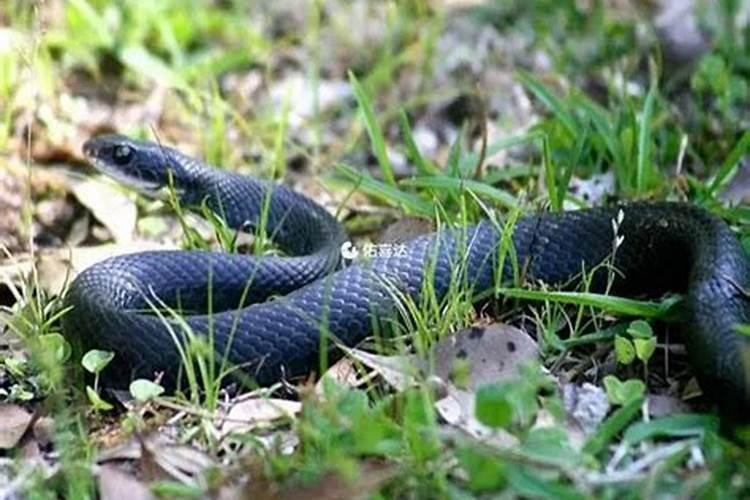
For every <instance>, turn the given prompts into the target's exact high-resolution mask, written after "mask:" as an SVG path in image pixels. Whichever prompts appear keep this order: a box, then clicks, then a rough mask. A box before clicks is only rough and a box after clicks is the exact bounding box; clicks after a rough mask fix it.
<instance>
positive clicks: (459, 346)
mask: <svg viewBox="0 0 750 500" xmlns="http://www.w3.org/2000/svg"><path fill="white" fill-rule="evenodd" d="M537 355H538V348H537V345H536V342H534V340H532V339H531V337H529V336H528V335H527V334H526V333H524V332H523V331H521V330H519V329H518V328H515V327H512V326H509V325H503V324H499V323H498V324H493V325H489V326H475V327H472V328H468V329H465V330H462V331H460V332H458V333H456V334H455V335H452V336H451V337H448V338H446V339H444V340H442V341H440V342H439V343H438V344H437V345H436V346H435V347H434V349H433V365H432V367H431V368H432V371H433V373H434V374H435V375H436V376H437V377H438V378H439V379H441V380H442V381H443V382H444V385H445V391H446V395H445V397H443V398H441V399H439V400H438V401H436V402H435V409H436V410H437V411H438V414H440V416H441V417H442V419H443V420H444V421H445V422H446V423H448V424H449V425H451V426H454V427H456V428H458V429H460V430H462V431H463V432H465V433H467V434H468V435H470V436H472V437H474V438H476V439H481V440H483V441H485V442H491V443H492V444H493V445H495V446H500V447H503V446H515V445H516V444H518V439H517V438H516V437H515V436H513V435H512V434H510V433H508V432H506V431H504V430H503V429H499V430H493V429H490V428H489V427H486V426H485V425H483V424H482V423H480V422H479V421H478V420H477V419H476V417H475V415H474V407H475V405H474V404H475V400H476V393H475V391H476V389H478V388H479V387H481V386H483V385H486V384H489V383H493V382H498V381H503V380H509V379H513V378H515V377H518V372H517V370H518V367H519V366H520V365H521V364H523V363H525V362H528V361H531V360H534V359H536V358H537ZM460 367H463V368H464V369H463V370H462V369H461V368H460ZM459 373H460V375H459ZM456 379H459V380H456Z"/></svg>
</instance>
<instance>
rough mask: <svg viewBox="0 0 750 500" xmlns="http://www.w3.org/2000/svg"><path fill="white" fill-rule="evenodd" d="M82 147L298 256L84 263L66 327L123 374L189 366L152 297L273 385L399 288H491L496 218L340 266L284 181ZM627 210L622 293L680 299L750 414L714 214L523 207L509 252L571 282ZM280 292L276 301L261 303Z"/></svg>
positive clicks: (736, 292)
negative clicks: (260, 231) (530, 210)
mask: <svg viewBox="0 0 750 500" xmlns="http://www.w3.org/2000/svg"><path fill="white" fill-rule="evenodd" d="M84 152H85V154H86V156H87V157H88V158H89V159H90V161H91V162H92V163H93V164H94V165H95V166H96V167H97V168H99V169H100V170H102V171H104V172H105V173H108V174H109V175H111V176H112V177H115V178H116V179H119V180H121V181H123V182H126V183H128V184H130V185H133V186H135V187H137V188H138V189H140V190H142V191H146V192H155V191H157V190H159V189H161V188H163V187H164V186H165V185H166V184H167V183H168V182H172V185H173V187H174V189H175V190H176V192H177V193H178V195H179V197H180V201H181V202H182V203H185V204H190V205H199V204H200V203H202V202H203V203H206V204H207V205H208V206H209V208H211V209H213V210H214V211H216V212H217V213H219V214H221V215H222V216H223V217H224V218H225V220H226V222H227V224H228V225H229V226H231V227H233V228H244V229H247V228H248V226H249V227H253V226H256V225H257V224H259V223H260V220H261V213H262V212H264V211H265V219H266V220H265V224H266V230H267V233H268V234H269V235H271V236H272V238H273V239H274V241H275V242H276V243H278V245H279V246H280V247H281V248H282V249H283V250H285V251H286V253H287V254H289V255H291V256H290V257H262V258H260V257H254V256H246V255H230V254H225V253H215V252H204V251H158V252H145V253H136V254H130V255H125V256H119V257H114V258H111V259H108V260H106V261H104V262H101V263H98V264H96V265H94V266H92V267H90V268H88V269H86V270H84V271H83V272H82V273H81V274H80V275H79V276H78V277H77V278H76V279H75V281H74V282H73V283H72V285H71V288H70V290H69V293H68V295H67V299H66V300H67V304H69V305H70V306H72V309H71V310H70V311H69V312H68V314H67V315H66V316H65V318H64V323H63V329H64V332H65V333H66V335H68V336H71V337H75V338H77V339H80V340H81V341H82V344H83V346H84V347H86V348H93V347H96V348H99V349H108V350H112V351H115V352H116V353H117V355H116V356H115V359H114V362H113V365H112V366H110V367H108V368H107V372H108V373H109V377H108V380H110V381H114V382H115V383H118V382H119V383H120V384H124V383H127V382H128V381H129V380H131V379H132V378H134V377H137V376H140V377H153V376H154V374H155V373H157V372H164V373H165V375H166V377H167V378H166V379H165V382H166V383H168V384H169V383H173V382H174V377H175V374H176V372H177V370H178V367H179V366H180V357H179V354H178V349H177V348H176V343H175V338H181V332H182V331H183V329H184V326H185V325H184V324H181V323H180V321H179V320H178V319H176V318H175V317H174V316H173V315H171V314H170V313H168V312H165V313H163V315H162V317H160V316H158V315H155V314H153V313H148V311H149V310H151V309H152V308H153V307H154V306H156V307H163V306H164V305H167V306H169V307H172V308H177V309H178V310H180V311H183V312H185V313H186V314H185V316H184V318H185V320H184V321H185V323H186V324H187V326H189V329H190V330H192V331H193V332H196V333H199V334H205V333H209V332H210V333H212V337H213V341H214V348H215V351H216V353H217V356H219V357H220V356H223V355H224V353H228V358H229V361H230V362H231V363H233V364H236V365H241V366H242V367H243V372H244V373H246V374H248V375H250V376H252V377H253V378H254V379H255V380H256V381H257V382H258V383H259V384H262V385H265V384H270V383H273V382H275V381H277V380H279V379H281V378H282V377H284V378H294V377H297V376H300V375H303V374H306V373H309V372H310V371H311V370H316V369H318V368H319V362H320V359H321V348H324V349H325V348H326V346H327V347H328V348H330V347H331V346H333V345H334V339H335V342H340V343H342V344H344V345H348V346H351V345H354V344H356V343H358V342H360V341H362V340H363V339H365V338H366V337H367V336H369V335H371V334H372V333H373V329H374V328H376V326H377V324H378V322H379V321H382V319H383V318H390V317H393V316H394V315H395V311H396V309H397V299H396V297H397V296H401V297H403V296H407V297H410V298H411V299H414V300H415V301H416V303H419V302H418V299H419V297H420V293H421V292H422V290H423V285H424V283H425V280H426V279H427V278H428V277H430V279H431V283H432V289H433V290H434V293H435V294H436V295H437V296H438V297H442V296H444V295H445V294H446V293H447V291H448V289H449V287H450V286H451V282H452V281H453V280H455V279H456V276H457V274H456V273H457V272H458V271H460V276H461V278H462V279H463V282H464V283H466V284H467V285H468V286H470V287H471V289H472V290H473V291H474V292H481V291H485V290H488V289H490V288H491V287H492V286H493V285H494V284H495V283H496V282H497V280H496V278H498V276H496V274H497V273H498V272H499V271H498V270H497V268H498V263H497V260H498V259H497V257H498V254H499V248H500V241H501V231H500V229H498V227H496V225H494V224H492V223H490V222H488V221H487V222H482V223H479V224H478V225H476V226H473V227H467V228H462V229H454V230H444V231H442V232H438V233H434V234H431V235H425V236H421V237H418V238H416V239H414V240H413V241H411V242H410V243H408V244H407V246H406V251H405V253H402V254H399V255H392V256H388V257H375V258H373V259H370V260H367V261H361V262H357V263H354V264H353V265H351V266H349V267H346V268H344V269H340V270H337V268H338V266H339V258H340V257H339V256H340V248H341V244H342V243H343V242H344V241H345V240H346V235H345V233H344V231H343V230H342V229H341V227H340V226H339V224H338V223H337V221H336V220H335V219H334V218H333V217H332V216H331V215H329V214H328V213H327V212H326V211H325V210H324V209H323V208H321V207H319V206H318V205H316V204H315V203H313V202H312V201H310V200H309V199H307V198H305V197H303V196H301V195H299V194H296V193H294V192H293V191H291V190H289V189H287V188H285V187H283V186H278V185H272V184H269V183H265V182H263V181H259V180H256V179H253V178H250V177H246V176H240V175H237V174H232V173H227V172H222V171H220V170H216V169H213V168H210V167H208V166H206V165H204V164H202V163H200V162H198V161H197V160H194V159H192V158H189V157H187V156H184V155H182V154H181V153H179V152H178V151H175V150H173V149H170V148H165V147H161V146H158V145H155V144H152V143H146V142H137V141H133V140H131V139H128V138H126V137H122V136H100V137H97V138H93V139H91V140H89V141H88V142H87V143H86V145H85V146H84ZM264 206H265V210H263V207H264ZM619 210H622V214H623V219H622V223H621V224H620V227H619V235H621V236H624V241H623V243H622V245H621V246H620V247H619V248H618V250H617V252H616V253H615V259H614V265H615V267H616V269H617V270H619V277H618V278H616V279H615V283H614V289H613V291H614V292H616V293H618V294H626V295H643V294H647V295H650V296H657V295H659V294H661V293H664V292H666V291H677V292H682V293H684V294H685V305H686V307H685V314H684V328H683V330H684V335H685V337H684V340H685V343H686V345H687V348H688V353H689V357H690V360H691V363H692V365H693V367H694V369H695V372H696V374H697V376H698V378H699V381H700V384H701V386H702V388H703V390H704V391H705V392H706V393H708V394H709V395H711V396H712V397H713V398H714V399H715V400H716V401H717V402H718V403H719V405H720V407H721V408H722V410H724V411H726V412H728V413H730V414H732V415H741V416H743V415H748V412H747V410H748V409H749V408H750V381H749V380H748V378H750V354H749V353H750V349H749V348H748V345H749V343H750V339H748V337H746V336H743V335H741V334H740V333H738V332H737V331H736V329H735V328H736V326H737V325H739V324H746V323H750V301H749V300H748V296H747V292H746V290H747V287H748V285H750V265H749V264H748V259H747V257H746V255H745V254H744V251H743V249H742V247H741V245H740V243H739V241H738V240H737V238H736V237H735V236H734V235H733V234H732V232H731V230H730V229H729V228H728V227H727V226H726V225H725V224H724V223H723V222H722V221H721V220H720V219H718V218H717V217H715V216H713V215H711V214H710V213H708V212H707V211H705V210H703V209H700V208H698V207H695V206H692V205H689V204H684V203H636V204H631V205H624V206H622V207H614V208H594V209H586V210H577V211H570V212H564V213H556V214H541V215H533V216H528V217H525V218H521V219H520V220H519V221H518V222H517V224H516V225H515V227H514V228H513V233H512V242H513V246H514V247H515V254H516V261H517V262H522V263H524V264H525V275H526V277H527V278H528V279H530V280H540V281H544V282H546V283H550V284H564V283H568V282H569V281H570V280H571V279H573V278H575V277H576V276H579V275H580V273H581V271H582V269H583V268H584V267H585V268H586V269H589V270H590V269H592V268H594V267H595V266H596V265H597V264H599V263H601V262H602V261H604V260H605V259H607V258H608V257H610V256H611V255H612V249H613V238H614V234H613V229H612V220H613V219H615V218H616V217H617V215H618V211H619ZM511 260H512V259H510V258H507V259H505V263H504V268H503V269H502V274H503V276H502V278H503V279H506V278H508V277H509V276H511V275H512V272H511V271H512V269H511ZM602 277H603V276H601V275H597V276H595V279H594V282H595V283H594V286H595V288H597V287H598V288H599V289H601V286H602V284H603V282H604V280H602V279H601V278H602ZM597 282H601V283H598V284H597ZM276 295H283V297H281V298H277V299H274V300H266V299H268V298H269V297H271V296H276ZM209 302H210V304H211V306H210V309H211V310H210V312H209V311H207V304H208V303H209ZM243 304H251V305H244V306H243ZM167 325H170V326H171V328H168V327H167ZM322 333H323V335H322ZM219 359H220V358H219ZM744 418H745V419H746V418H747V417H744Z"/></svg>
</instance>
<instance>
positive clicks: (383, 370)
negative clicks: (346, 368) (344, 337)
mask: <svg viewBox="0 0 750 500" xmlns="http://www.w3.org/2000/svg"><path fill="white" fill-rule="evenodd" d="M342 349H343V350H344V352H346V353H347V354H348V355H349V356H350V357H351V358H353V359H354V360H355V361H359V362H360V363H362V364H363V365H365V366H366V367H368V368H371V369H373V370H375V372H377V373H378V375H380V376H381V377H383V380H385V381H386V383H388V384H389V385H390V386H391V387H393V388H394V389H396V390H397V391H403V390H404V389H406V388H407V387H409V386H411V385H414V384H415V383H416V382H417V378H416V375H417V367H416V365H417V363H416V358H415V357H414V356H381V355H379V354H372V353H369V352H366V351H362V350H360V349H347V348H345V347H343V346H342Z"/></svg>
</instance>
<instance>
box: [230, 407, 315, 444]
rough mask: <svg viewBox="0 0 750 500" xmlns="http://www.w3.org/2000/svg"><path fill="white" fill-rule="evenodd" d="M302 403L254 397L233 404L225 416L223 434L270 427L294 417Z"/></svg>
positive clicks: (300, 408)
mask: <svg viewBox="0 0 750 500" xmlns="http://www.w3.org/2000/svg"><path fill="white" fill-rule="evenodd" d="M300 411H302V403H300V402H299V401H288V400H285V399H272V398H253V399H246V400H244V401H240V402H238V403H235V404H234V405H232V407H231V408H230V409H229V411H228V412H227V415H226V417H224V425H222V427H221V436H222V437H224V436H227V435H229V434H232V433H242V432H249V431H251V430H253V429H257V428H262V427H269V426H271V425H273V424H274V423H275V422H277V421H279V420H287V419H293V418H294V417H295V416H296V415H297V414H298V413H299V412H300Z"/></svg>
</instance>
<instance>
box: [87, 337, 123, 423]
mask: <svg viewBox="0 0 750 500" xmlns="http://www.w3.org/2000/svg"><path fill="white" fill-rule="evenodd" d="M114 358H115V353H114V352H112V351H101V350H98V349H92V350H90V351H88V352H87V353H86V354H84V355H83V358H81V366H83V368H84V369H85V370H86V371H87V372H89V373H91V374H93V375H94V387H91V386H88V385H87V386H86V396H87V397H88V398H89V402H90V403H91V405H92V406H93V407H94V410H96V411H109V410H111V409H112V408H113V406H112V405H111V404H110V403H108V402H107V401H104V400H103V399H102V398H101V396H99V374H100V373H101V372H102V371H103V370H104V369H105V368H106V367H107V365H109V363H111V362H112V360H113V359H114Z"/></svg>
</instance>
